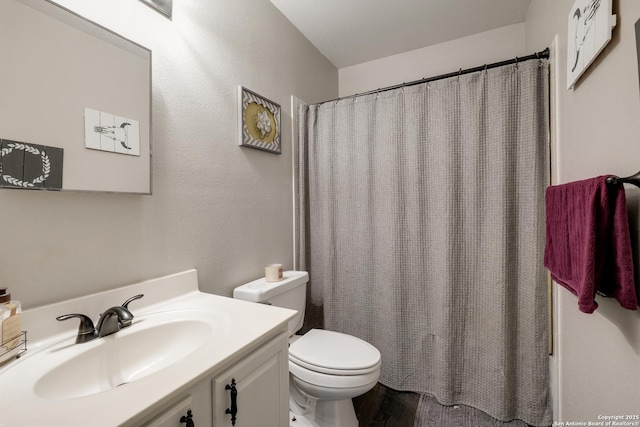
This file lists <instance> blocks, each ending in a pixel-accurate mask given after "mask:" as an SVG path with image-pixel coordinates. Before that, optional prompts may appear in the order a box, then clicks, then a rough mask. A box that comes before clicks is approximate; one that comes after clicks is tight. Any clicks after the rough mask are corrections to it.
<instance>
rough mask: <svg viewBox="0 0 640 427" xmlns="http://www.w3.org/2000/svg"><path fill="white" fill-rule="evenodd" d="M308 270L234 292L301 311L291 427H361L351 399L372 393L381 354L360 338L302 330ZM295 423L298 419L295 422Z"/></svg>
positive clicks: (292, 354)
mask: <svg viewBox="0 0 640 427" xmlns="http://www.w3.org/2000/svg"><path fill="white" fill-rule="evenodd" d="M308 281H309V274H308V273H307V272H306V271H285V272H284V273H283V279H282V280H281V281H279V282H267V281H266V279H265V278H260V279H257V280H254V281H253V282H250V283H247V284H246V285H242V286H239V287H237V288H235V289H234V290H233V297H234V298H237V299H241V300H245V301H251V302H258V303H263V304H270V305H274V306H277V307H284V308H289V309H293V310H297V311H298V314H297V315H296V316H295V317H294V318H293V319H292V320H290V321H289V411H290V415H291V419H292V421H291V422H290V425H291V426H299V427H306V426H313V427H325V426H326V427H329V426H331V427H358V419H357V418H356V414H355V411H354V409H353V402H352V401H351V399H352V398H354V397H356V396H360V395H361V394H364V393H366V392H367V391H369V390H371V389H372V388H373V387H374V386H375V385H376V383H377V382H378V378H379V377H380V352H379V351H378V349H376V348H375V347H374V346H372V345H371V344H369V343H367V342H366V341H363V340H361V339H360V338H356V337H353V336H351V335H347V334H343V333H340V332H333V331H327V330H323V329H311V330H310V331H309V332H307V333H306V334H304V335H302V336H300V335H295V333H296V332H297V331H299V330H300V328H302V324H303V321H304V311H305V304H306V291H307V282H308ZM293 420H295V421H293Z"/></svg>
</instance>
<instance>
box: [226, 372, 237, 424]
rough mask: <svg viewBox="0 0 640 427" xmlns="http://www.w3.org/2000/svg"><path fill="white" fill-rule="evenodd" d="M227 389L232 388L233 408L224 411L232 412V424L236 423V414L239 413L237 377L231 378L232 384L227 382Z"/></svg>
mask: <svg viewBox="0 0 640 427" xmlns="http://www.w3.org/2000/svg"><path fill="white" fill-rule="evenodd" d="M224 389H225V390H230V391H231V392H230V394H231V408H227V410H226V411H224V413H225V414H231V425H232V426H234V425H236V415H237V414H238V390H237V389H236V379H235V378H231V385H229V384H227V385H226V386H225V387H224Z"/></svg>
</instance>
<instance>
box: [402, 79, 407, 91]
mask: <svg viewBox="0 0 640 427" xmlns="http://www.w3.org/2000/svg"><path fill="white" fill-rule="evenodd" d="M405 84H406V83H405V82H402V93H404V85H405Z"/></svg>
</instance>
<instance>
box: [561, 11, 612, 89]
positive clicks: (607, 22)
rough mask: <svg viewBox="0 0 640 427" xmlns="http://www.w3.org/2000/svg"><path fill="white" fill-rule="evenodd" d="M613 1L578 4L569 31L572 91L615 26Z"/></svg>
mask: <svg viewBox="0 0 640 427" xmlns="http://www.w3.org/2000/svg"><path fill="white" fill-rule="evenodd" d="M612 3H613V0H576V2H575V3H574V4H573V7H572V8H571V10H570V12H569V25H568V30H567V89H572V88H573V87H574V86H575V84H576V82H577V81H578V79H579V78H580V76H581V75H582V74H583V73H584V72H585V71H586V69H587V68H588V67H589V65H591V63H592V62H593V61H594V60H595V59H596V57H597V56H598V55H599V54H600V52H602V50H603V49H604V47H605V46H606V45H607V43H609V42H610V41H611V33H612V32H613V28H614V27H615V26H616V15H612V8H613V6H612Z"/></svg>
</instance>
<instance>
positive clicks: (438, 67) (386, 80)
mask: <svg viewBox="0 0 640 427" xmlns="http://www.w3.org/2000/svg"><path fill="white" fill-rule="evenodd" d="M530 53H533V52H527V51H526V50H525V24H524V23H521V24H514V25H509V26H506V27H502V28H497V29H495V30H491V31H487V32H484V33H480V34H476V35H473V36H469V37H464V38H461V39H457V40H453V41H450V42H447V43H441V44H438V45H434V46H428V47H424V48H422V49H416V50H412V51H409V52H405V53H401V54H398V55H393V56H389V57H386V58H382V59H378V60H375V61H370V62H365V63H363V64H358V65H353V66H351V67H345V68H341V69H340V70H339V76H340V96H348V95H353V94H355V93H363V92H367V91H370V90H376V89H378V88H383V87H387V86H392V85H396V84H399V83H402V82H410V81H414V80H419V79H422V78H425V77H432V76H438V75H441V74H445V73H450V72H452V71H455V70H459V69H460V68H463V69H465V68H472V67H477V66H480V65H483V64H487V63H492V62H497V61H502V60H505V59H511V58H514V57H516V56H524V55H528V54H530Z"/></svg>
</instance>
